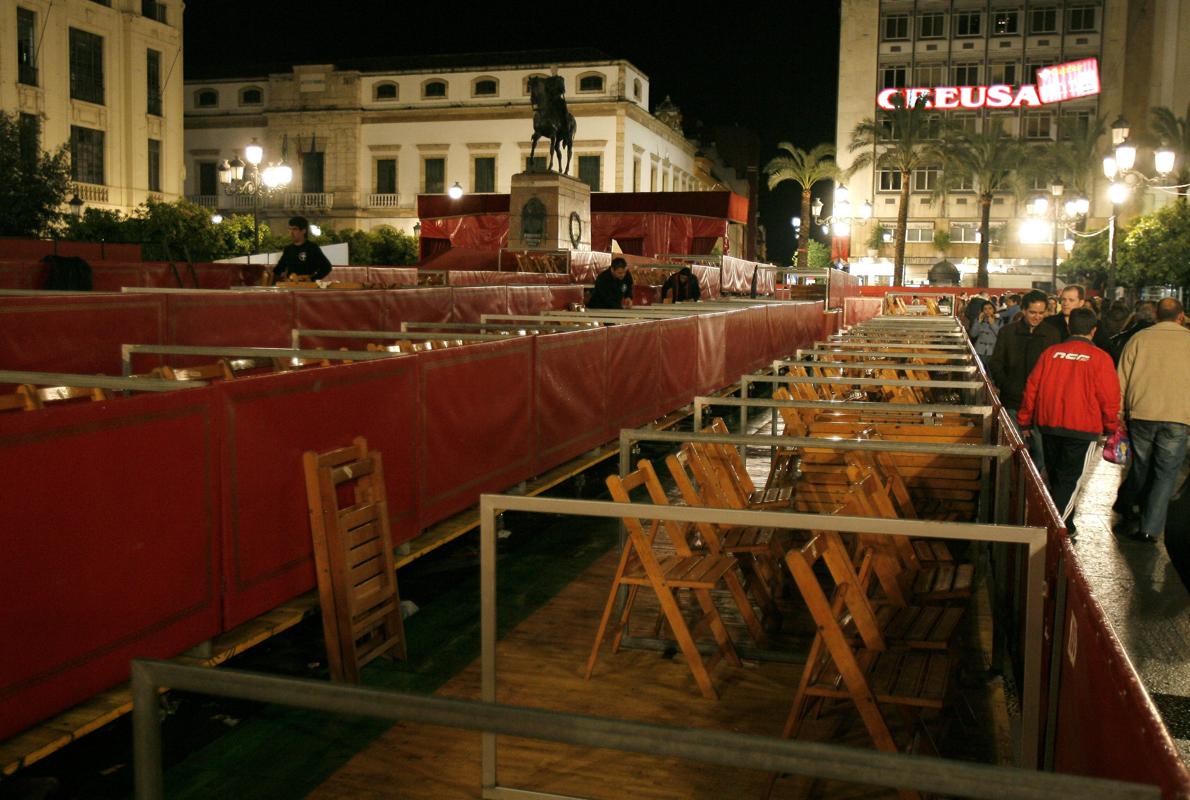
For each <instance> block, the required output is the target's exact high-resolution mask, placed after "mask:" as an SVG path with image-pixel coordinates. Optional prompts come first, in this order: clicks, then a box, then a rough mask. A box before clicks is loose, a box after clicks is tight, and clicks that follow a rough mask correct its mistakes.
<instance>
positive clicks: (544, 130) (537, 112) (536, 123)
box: [529, 75, 575, 175]
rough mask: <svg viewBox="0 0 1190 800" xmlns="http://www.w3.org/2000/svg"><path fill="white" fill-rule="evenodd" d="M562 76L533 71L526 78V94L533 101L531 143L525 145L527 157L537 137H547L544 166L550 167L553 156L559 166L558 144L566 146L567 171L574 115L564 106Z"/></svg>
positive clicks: (564, 91) (572, 139) (548, 168)
mask: <svg viewBox="0 0 1190 800" xmlns="http://www.w3.org/2000/svg"><path fill="white" fill-rule="evenodd" d="M565 94H566V79H565V78H563V77H562V76H561V75H550V76H549V77H548V78H544V77H540V76H537V75H534V76H533V77H531V78H529V97H530V99H531V100H532V103H533V145H532V146H531V147H530V148H529V159H530V160H532V159H533V153H534V151H536V149H537V140H538V139H540V138H542V137H543V136H544V137H545V138H547V139H549V140H550V159H549V166H547V167H546V169H547V170H549V171H552V170H553V168H554V158H555V157H557V159H558V167H559V168H560V169H561V167H562V146H563V145H565V146H566V168H565V169H562V174H563V175H565V174H566V173H568V172H570V155H571V150H572V149H573V147H574V131H575V121H574V115H573V114H571V113H570V112H569V111H567V110H566V98H565V97H564V96H563V95H565Z"/></svg>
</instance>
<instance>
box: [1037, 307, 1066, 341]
mask: <svg viewBox="0 0 1190 800" xmlns="http://www.w3.org/2000/svg"><path fill="white" fill-rule="evenodd" d="M1041 324H1042V325H1046V326H1048V327H1050V328H1053V329H1054V330H1055V331H1057V333H1058V341H1059V342H1064V341H1066V340H1067V339H1069V338H1070V321H1069V320H1067V319H1066V315H1065V314H1063V313H1062V312H1061V311H1059V312H1058V313H1057V314H1053V315H1051V316H1048V317H1046V318H1045V319H1043V320H1042V321H1041Z"/></svg>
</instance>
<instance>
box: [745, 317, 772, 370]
mask: <svg viewBox="0 0 1190 800" xmlns="http://www.w3.org/2000/svg"><path fill="white" fill-rule="evenodd" d="M744 314H745V316H746V317H747V318H748V326H749V328H750V332H749V334H748V343H749V348H750V350H749V352H748V362H747V369H748V371H749V372H756V370H758V369H761V368H763V367H765V366H767V365H768V363H769V361H771V360H772V359H771V358H770V357H769V353H770V352H772V349H773V345H772V339H771V338H770V337H769V318H768V311H767V309H766V308H765V307H764V306H758V307H756V308H749V309H747V310H746V311H745V312H744Z"/></svg>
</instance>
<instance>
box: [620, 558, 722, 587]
mask: <svg viewBox="0 0 1190 800" xmlns="http://www.w3.org/2000/svg"><path fill="white" fill-rule="evenodd" d="M657 565H658V567H659V568H660V572H661V575H662V577H663V578H664V579H665V582H666V584H667V585H669V586H670V587H672V588H674V589H714V588H715V585H716V584H718V583H719V581H720V580H722V579H723V576H724V575H726V574H727V573H728V572H729V571H731V568H732V567H734V566H735V559H732V558H728V557H726V556H668V557H666V558H662V559H660V560H659V561H658V562H657ZM621 582H622V583H628V584H635V585H637V586H648V585H649V576H648V573H647V572H646V570H645V567H644V565H643V564H641V563H639V562H637V563H635V564H632V565H630V566H629V567H628V569H627V570H625V572H624V577H623V578H622V579H621Z"/></svg>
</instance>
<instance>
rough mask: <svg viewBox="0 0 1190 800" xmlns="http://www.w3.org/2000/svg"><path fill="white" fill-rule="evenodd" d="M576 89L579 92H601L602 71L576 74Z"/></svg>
mask: <svg viewBox="0 0 1190 800" xmlns="http://www.w3.org/2000/svg"><path fill="white" fill-rule="evenodd" d="M578 90H579V91H580V92H602V91H603V73H601V72H589V73H587V74H586V75H579V76H578Z"/></svg>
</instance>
